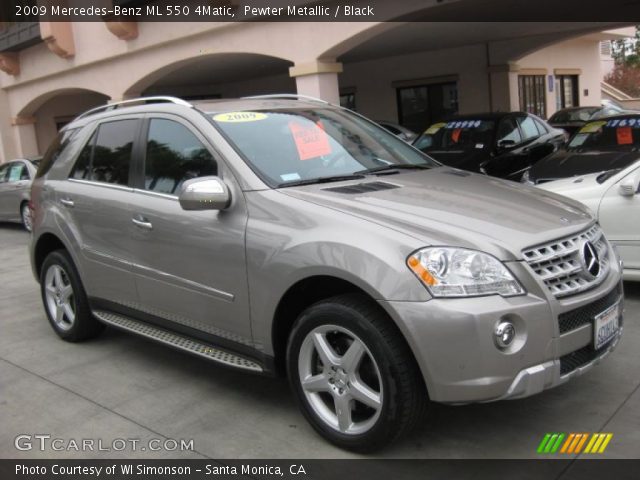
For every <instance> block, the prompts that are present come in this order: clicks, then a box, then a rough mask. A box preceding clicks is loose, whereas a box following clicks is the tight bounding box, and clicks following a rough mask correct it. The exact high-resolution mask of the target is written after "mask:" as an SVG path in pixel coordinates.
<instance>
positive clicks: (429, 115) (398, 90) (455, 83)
mask: <svg viewBox="0 0 640 480" xmlns="http://www.w3.org/2000/svg"><path fill="white" fill-rule="evenodd" d="M448 85H453V86H455V91H456V95H455V109H454V111H453V112H451V113H450V114H449V115H446V116H445V117H448V116H451V115H456V114H457V113H458V111H459V108H460V104H459V100H458V94H459V91H460V89H459V88H458V87H459V86H458V81H457V80H451V81H447V82H434V83H421V84H416V85H407V86H402V87H396V107H397V110H398V119H397V120H398V121H397V123H398V124H399V125H402V126H403V127H406V128H409V129H410V130H413V131H414V132H421V131H423V130H424V129H425V128H427V127H428V126H429V125H432V124H433V123H434V122H438V121H441V120H444V119H445V118H439V117H438V118H436V117H435V116H434V115H433V114H432V111H433V109H432V105H431V94H430V90H431V89H432V88H438V87H439V88H443V87H445V86H448ZM416 88H425V89H426V93H427V96H426V102H427V105H428V109H427V121H426V122H425V124H424V125H422V126H419V127H414V126H408V125H406V121H405V119H404V112H403V108H402V91H404V90H411V89H416ZM432 117H433V118H432Z"/></svg>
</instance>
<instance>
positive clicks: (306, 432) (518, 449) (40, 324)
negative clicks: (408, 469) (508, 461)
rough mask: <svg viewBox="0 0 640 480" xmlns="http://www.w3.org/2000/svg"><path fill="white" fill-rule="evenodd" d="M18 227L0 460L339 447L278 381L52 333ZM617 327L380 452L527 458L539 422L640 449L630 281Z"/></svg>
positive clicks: (5, 237) (9, 277)
mask: <svg viewBox="0 0 640 480" xmlns="http://www.w3.org/2000/svg"><path fill="white" fill-rule="evenodd" d="M28 239H29V238H28V235H27V233H25V232H24V231H23V230H22V229H21V228H20V227H19V226H17V225H16V226H14V225H10V224H0V266H1V267H0V282H1V283H2V289H1V290H0V312H1V315H0V321H1V322H2V326H1V330H0V331H1V335H0V385H1V394H0V418H1V419H2V425H3V428H2V435H1V436H0V456H2V457H4V458H52V457H70V458H124V457H126V458H305V459H310V458H349V457H353V455H352V454H350V453H348V452H345V451H342V450H339V449H337V448H334V447H332V446H331V445H330V444H328V443H327V442H325V441H324V440H322V439H321V438H320V437H319V436H318V435H316V434H315V432H314V431H313V430H312V428H311V427H310V426H309V424H308V423H307V422H306V421H305V420H304V419H303V417H302V415H301V414H300V413H299V412H298V410H297V408H296V406H295V405H294V402H293V398H292V395H291V394H290V391H289V388H288V386H287V384H286V382H285V381H284V380H282V379H277V380H274V379H270V378H262V377H258V376H250V375H247V374H244V373H241V372H236V371H231V370H228V369H224V368H221V367H218V366H216V365H212V364H210V363H207V362H206V361H204V360H200V359H198V358H195V357H191V356H189V355H186V354H183V353H180V352H176V351H173V350H171V349H168V348H166V347H163V346H160V345H157V344H154V343H151V342H149V341H146V340H143V339H142V338H138V337H134V336H132V335H128V334H124V333H121V332H119V331H116V330H113V329H108V330H107V331H106V332H105V334H104V335H102V336H101V337H100V338H98V339H97V340H94V341H90V342H87V343H82V344H70V343H66V342H63V341H61V340H59V339H58V337H57V336H56V335H55V334H54V332H53V330H52V329H51V328H50V326H49V324H48V322H47V320H46V318H45V314H44V311H43V309H42V305H41V300H40V293H39V287H38V284H37V283H36V282H35V280H34V278H33V276H32V274H31V269H30V266H29V259H28V250H27V244H28ZM625 288H626V294H627V300H626V315H625V334H624V338H623V340H622V342H621V344H620V346H619V347H618V349H617V350H616V351H615V352H614V354H613V355H611V356H610V357H609V358H608V359H607V360H606V361H605V362H604V363H603V364H601V365H600V366H598V367H596V368H595V369H594V370H592V371H591V372H589V373H588V374H587V375H585V376H582V377H580V378H578V379H576V380H574V381H572V382H569V383H568V384H565V385H563V386H561V387H558V388H556V389H554V390H551V391H547V392H545V393H543V394H541V395H538V396H534V397H532V398H528V399H524V400H516V401H508V402H499V403H492V404H480V405H468V406H457V407H454V406H442V405H434V406H433V408H432V412H431V416H430V418H429V420H428V421H427V422H426V423H425V424H424V425H422V426H421V427H420V428H419V429H418V431H417V432H416V433H414V434H413V435H412V436H410V437H408V438H406V439H404V440H403V441H401V442H399V443H397V444H394V445H393V446H392V447H391V448H389V449H387V450H385V451H383V452H381V453H380V454H379V456H380V457H389V458H461V457H464V458H536V457H539V455H538V454H536V448H537V446H538V444H539V443H540V440H541V439H542V437H543V436H544V434H545V433H546V432H611V433H613V440H612V441H611V443H610V444H609V447H608V448H607V450H606V453H605V454H603V456H605V457H609V458H640V451H639V450H638V445H640V389H639V386H640V368H638V366H639V365H640V284H632V283H627V284H625ZM20 434H50V435H51V436H52V437H58V438H64V439H71V438H73V439H83V438H93V439H103V441H104V442H105V443H107V444H111V442H112V441H113V439H117V438H135V439H140V440H141V441H142V442H144V441H145V440H146V439H150V438H159V439H166V438H171V439H193V440H194V442H193V451H191V452H180V451H159V452H149V451H144V452H142V451H135V452H134V451H131V450H130V449H127V450H125V451H121V452H114V451H111V452H96V451H94V452H84V453H76V452H73V451H71V452H67V451H60V452H55V451H51V450H48V451H44V452H40V451H18V450H16V448H15V447H14V439H15V437H16V436H18V435H20Z"/></svg>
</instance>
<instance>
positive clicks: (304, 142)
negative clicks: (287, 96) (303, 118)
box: [289, 121, 331, 160]
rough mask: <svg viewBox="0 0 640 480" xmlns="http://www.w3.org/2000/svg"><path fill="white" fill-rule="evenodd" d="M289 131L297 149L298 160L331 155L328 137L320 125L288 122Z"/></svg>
mask: <svg viewBox="0 0 640 480" xmlns="http://www.w3.org/2000/svg"><path fill="white" fill-rule="evenodd" d="M289 130H291V135H293V140H294V142H295V143H296V148H297V149H298V157H300V160H309V159H311V158H317V157H322V156H324V155H329V154H330V153H331V145H329V137H328V136H327V134H326V132H325V131H324V128H323V126H322V123H320V122H318V123H305V124H302V123H300V122H297V121H292V122H289Z"/></svg>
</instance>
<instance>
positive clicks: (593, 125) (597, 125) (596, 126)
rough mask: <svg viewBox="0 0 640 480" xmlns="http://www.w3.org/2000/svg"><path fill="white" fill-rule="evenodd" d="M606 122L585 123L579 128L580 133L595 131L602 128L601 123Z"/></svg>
mask: <svg viewBox="0 0 640 480" xmlns="http://www.w3.org/2000/svg"><path fill="white" fill-rule="evenodd" d="M606 124H607V122H591V123H587V124H586V125H585V126H584V127H582V128H581V129H580V133H595V132H597V131H598V130H600V129H601V128H602V126H603V125H606Z"/></svg>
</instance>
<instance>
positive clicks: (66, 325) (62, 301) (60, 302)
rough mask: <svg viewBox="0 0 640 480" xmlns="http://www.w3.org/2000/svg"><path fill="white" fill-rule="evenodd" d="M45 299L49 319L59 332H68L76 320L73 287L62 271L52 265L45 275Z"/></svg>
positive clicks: (58, 266) (60, 268)
mask: <svg viewBox="0 0 640 480" xmlns="http://www.w3.org/2000/svg"><path fill="white" fill-rule="evenodd" d="M45 297H46V303H47V310H48V311H49V315H50V317H51V319H52V320H53V321H54V323H55V324H56V326H57V327H58V328H59V329H60V330H64V331H66V330H69V329H70V328H71V327H73V324H74V322H75V320H76V308H75V298H74V294H73V286H72V285H71V280H70V279H69V276H68V275H67V273H66V272H65V271H64V269H63V268H62V267H61V266H60V265H57V264H53V265H51V266H50V267H49V269H48V270H47V273H46V275H45Z"/></svg>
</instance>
